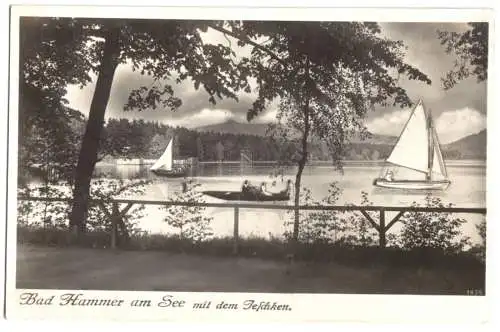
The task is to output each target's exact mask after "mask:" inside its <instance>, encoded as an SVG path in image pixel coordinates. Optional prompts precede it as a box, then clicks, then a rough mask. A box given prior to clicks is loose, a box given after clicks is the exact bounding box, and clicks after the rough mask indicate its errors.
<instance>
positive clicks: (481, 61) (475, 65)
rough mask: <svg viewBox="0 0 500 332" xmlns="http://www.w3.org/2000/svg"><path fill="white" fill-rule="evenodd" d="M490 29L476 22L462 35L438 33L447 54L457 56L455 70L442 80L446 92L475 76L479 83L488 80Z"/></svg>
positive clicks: (446, 32) (483, 23) (486, 25)
mask: <svg viewBox="0 0 500 332" xmlns="http://www.w3.org/2000/svg"><path fill="white" fill-rule="evenodd" d="M488 29H489V27H488V23H487V22H474V23H469V29H468V30H466V31H465V32H462V33H459V32H449V31H438V38H439V39H440V41H441V45H444V47H445V50H446V53H448V54H454V55H455V56H456V60H455V63H454V68H453V69H452V70H450V71H449V72H448V73H446V75H445V77H444V78H442V79H441V82H442V84H443V86H444V88H445V90H448V89H451V88H452V87H454V86H455V85H456V84H457V83H458V82H460V81H462V80H464V79H466V78H468V77H469V76H475V77H476V78H477V81H478V82H482V81H485V80H486V79H487V78H488V35H489V33H488Z"/></svg>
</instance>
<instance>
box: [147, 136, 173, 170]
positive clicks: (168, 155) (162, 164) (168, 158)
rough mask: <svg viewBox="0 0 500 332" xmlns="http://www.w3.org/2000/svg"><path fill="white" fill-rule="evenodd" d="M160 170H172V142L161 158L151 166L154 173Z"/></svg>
mask: <svg viewBox="0 0 500 332" xmlns="http://www.w3.org/2000/svg"><path fill="white" fill-rule="evenodd" d="M159 168H164V169H166V170H171V169H172V140H170V142H168V145H167V148H166V149H165V152H163V154H162V155H161V157H160V158H159V159H158V160H157V161H156V162H155V163H154V165H153V166H151V170H153V171H154V170H157V169H159Z"/></svg>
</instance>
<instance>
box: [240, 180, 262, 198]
mask: <svg viewBox="0 0 500 332" xmlns="http://www.w3.org/2000/svg"><path fill="white" fill-rule="evenodd" d="M258 192H259V188H257V187H256V186H253V185H252V184H251V183H250V181H248V180H245V181H243V185H242V186H241V193H242V194H254V195H255V194H257V193H258Z"/></svg>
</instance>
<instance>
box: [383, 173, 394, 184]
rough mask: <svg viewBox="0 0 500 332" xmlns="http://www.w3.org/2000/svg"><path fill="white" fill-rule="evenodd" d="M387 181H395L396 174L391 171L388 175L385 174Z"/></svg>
mask: <svg viewBox="0 0 500 332" xmlns="http://www.w3.org/2000/svg"><path fill="white" fill-rule="evenodd" d="M385 180H386V181H389V182H390V181H393V180H394V173H393V172H392V171H390V170H388V171H387V172H386V173H385Z"/></svg>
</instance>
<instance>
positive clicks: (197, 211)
mask: <svg viewBox="0 0 500 332" xmlns="http://www.w3.org/2000/svg"><path fill="white" fill-rule="evenodd" d="M186 185H187V190H186V191H185V192H181V193H177V194H175V195H174V197H173V198H172V200H173V201H175V202H185V203H203V202H204V200H203V198H202V196H203V194H201V193H199V192H197V191H196V190H195V188H196V187H198V186H199V184H197V183H194V181H192V180H189V181H188V182H187V183H186ZM163 209H164V210H165V211H166V212H167V215H166V217H165V218H164V221H165V222H166V223H167V224H168V225H170V226H172V227H174V228H177V229H178V230H179V237H180V238H181V239H188V240H190V241H191V242H192V243H194V244H199V243H200V242H203V241H206V240H207V239H209V238H210V237H211V236H212V235H213V232H212V229H211V227H210V223H211V222H212V219H213V218H212V217H207V216H205V214H204V211H205V209H206V208H205V207H202V206H176V205H172V206H166V207H164V208H163Z"/></svg>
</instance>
